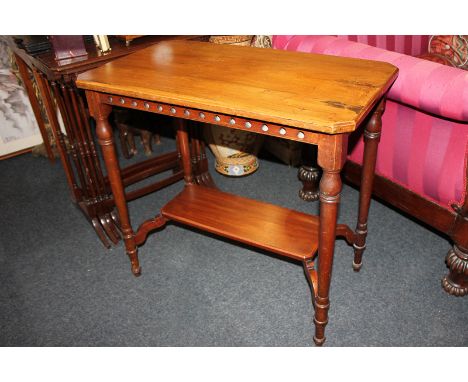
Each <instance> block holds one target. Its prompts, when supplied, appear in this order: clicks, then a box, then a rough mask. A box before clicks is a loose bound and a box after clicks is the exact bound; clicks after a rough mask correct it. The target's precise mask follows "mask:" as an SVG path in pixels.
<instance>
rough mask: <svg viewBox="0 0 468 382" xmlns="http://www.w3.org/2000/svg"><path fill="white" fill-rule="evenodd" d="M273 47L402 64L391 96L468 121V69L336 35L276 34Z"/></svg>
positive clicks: (425, 109)
mask: <svg viewBox="0 0 468 382" xmlns="http://www.w3.org/2000/svg"><path fill="white" fill-rule="evenodd" d="M273 48H275V49H283V50H292V51H300V52H309V53H319V54H329V55H334V56H343V57H354V58H362V59H368V60H376V61H385V62H388V63H391V64H393V65H395V66H397V67H398V68H399V70H400V71H399V75H398V78H397V80H396V81H395V83H394V85H393V86H392V88H391V89H390V91H389V93H388V97H389V98H390V99H392V100H394V101H398V102H401V103H404V104H407V105H410V106H413V107H415V108H417V109H420V110H422V111H425V112H427V113H432V114H436V115H439V116H442V117H445V118H451V119H454V120H457V121H462V122H468V72H467V71H464V70H461V69H457V68H452V67H449V66H445V65H440V64H438V63H435V62H431V61H426V60H422V59H420V58H417V57H411V56H407V55H405V54H401V53H395V52H391V51H388V50H385V49H380V48H374V47H372V46H369V45H366V44H361V43H357V42H352V41H348V40H346V39H343V38H339V37H334V36H274V38H273Z"/></svg>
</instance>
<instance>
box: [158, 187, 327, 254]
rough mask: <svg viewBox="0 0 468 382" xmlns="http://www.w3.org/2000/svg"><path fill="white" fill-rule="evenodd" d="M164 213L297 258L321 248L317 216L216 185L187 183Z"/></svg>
mask: <svg viewBox="0 0 468 382" xmlns="http://www.w3.org/2000/svg"><path fill="white" fill-rule="evenodd" d="M161 214H162V215H163V216H164V217H166V218H167V219H169V220H174V221H177V222H180V223H183V224H186V225H189V226H192V227H195V228H198V229H201V230H203V231H208V232H211V233H214V234H217V235H220V236H224V237H227V238H229V239H233V240H237V241H240V242H242V243H246V244H249V245H252V246H255V247H258V248H262V249H266V250H268V251H271V252H274V253H277V254H280V255H283V256H287V257H290V258H293V259H296V260H301V261H302V260H304V259H308V258H311V257H312V256H313V255H314V254H315V252H316V251H317V249H318V228H319V219H318V217H317V216H314V215H308V214H304V213H302V212H298V211H294V210H290V209H287V208H283V207H279V206H275V205H272V204H269V203H265V202H260V201H256V200H252V199H248V198H244V197H241V196H238V195H233V194H229V193H226V192H222V191H219V190H217V189H213V188H208V187H204V186H196V185H188V186H185V188H184V190H183V191H182V192H181V193H180V194H179V195H177V196H176V197H175V198H174V199H172V200H171V201H170V202H169V203H168V204H166V205H165V206H164V207H163V208H162V210H161Z"/></svg>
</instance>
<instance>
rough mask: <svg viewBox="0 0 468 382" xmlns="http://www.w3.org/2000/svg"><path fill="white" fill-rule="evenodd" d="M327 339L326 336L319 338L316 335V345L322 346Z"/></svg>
mask: <svg viewBox="0 0 468 382" xmlns="http://www.w3.org/2000/svg"><path fill="white" fill-rule="evenodd" d="M325 339H326V338H325V337H323V338H317V337H315V336H314V342H315V345H317V346H322V345H323V344H324V342H325Z"/></svg>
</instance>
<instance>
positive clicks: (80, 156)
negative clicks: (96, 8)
mask: <svg viewBox="0 0 468 382" xmlns="http://www.w3.org/2000/svg"><path fill="white" fill-rule="evenodd" d="M208 38H209V36H145V37H141V38H139V39H137V40H135V41H134V42H133V43H132V44H131V45H130V46H127V45H126V44H125V42H124V41H121V40H120V39H117V38H113V37H110V39H109V41H110V44H111V47H112V50H111V51H110V52H109V53H106V54H103V53H101V52H100V51H99V50H98V49H97V48H96V46H95V45H94V44H93V43H87V44H86V50H87V52H88V55H87V56H81V57H76V58H72V59H65V60H60V61H57V60H56V59H55V55H54V53H53V52H52V51H49V52H46V53H41V54H38V55H32V54H28V53H27V52H26V51H25V50H23V49H20V48H19V47H18V46H17V45H16V44H15V42H14V39H13V38H12V37H10V38H9V46H10V48H11V49H12V50H13V52H14V54H15V58H16V61H17V63H18V67H19V71H20V74H21V76H22V78H23V81H24V83H25V87H26V90H27V93H28V96H29V99H30V101H31V104H32V107H33V110H34V113H35V116H36V119H37V120H38V124H39V126H40V127H41V132H42V131H43V130H44V131H45V128H44V121H43V119H42V115H41V111H40V105H39V102H38V99H37V98H36V94H35V92H34V91H33V85H32V82H31V79H30V78H31V76H30V72H32V75H33V77H34V79H35V81H36V83H37V86H38V88H39V92H40V94H41V98H42V100H43V104H44V108H45V112H46V116H47V119H48V121H49V124H50V126H51V130H52V133H53V136H54V139H55V142H56V145H57V150H58V152H59V155H60V160H61V162H62V165H63V167H64V169H65V175H66V180H67V183H68V186H69V188H70V191H71V195H72V199H73V202H75V203H76V204H77V205H78V206H79V207H80V209H81V210H82V211H83V213H84V215H85V217H86V218H87V219H88V221H89V222H90V223H91V225H92V226H93V228H94V230H95V231H96V234H97V235H98V237H99V238H100V240H101V241H102V243H103V244H104V245H105V246H106V247H108V248H109V247H110V242H113V243H117V242H118V241H119V240H120V236H121V233H120V223H119V221H118V218H117V215H116V214H115V211H114V207H115V201H114V198H113V196H112V193H111V189H110V185H109V180H108V178H107V176H104V174H103V171H102V168H101V165H100V160H99V157H98V154H97V151H96V147H95V143H94V133H93V131H92V128H91V126H90V123H89V116H88V110H87V106H86V100H85V99H84V97H83V95H82V91H79V90H78V89H77V88H76V86H75V80H76V76H77V75H78V74H79V73H81V72H84V71H86V70H89V69H91V68H96V67H99V66H101V65H103V64H105V63H107V62H110V61H112V60H115V59H117V58H119V57H123V56H126V55H128V54H131V53H134V52H137V51H139V50H141V49H144V48H146V47H149V46H151V45H154V44H156V43H159V42H161V41H166V40H179V39H181V40H186V39H194V40H201V41H203V40H208ZM57 109H58V110H57ZM57 111H59V112H60V114H61V116H62V120H63V123H64V127H65V131H66V137H65V136H64V134H63V133H62V131H61V129H60V126H59V121H58V118H57ZM43 138H44V143H45V146H46V150H47V152H48V154H49V158H53V155H52V150H51V145H50V143H49V141H48V139H47V135H46V134H45V133H44V134H43ZM66 141H67V142H68V144H66ZM192 145H193V155H194V169H195V171H196V173H197V174H198V177H197V179H198V180H199V181H200V182H201V183H206V184H208V185H212V180H211V178H210V177H209V174H208V172H207V169H208V164H207V163H206V156H205V152H204V144H203V141H202V140H201V139H198V138H197V137H194V139H193V142H192ZM171 169H172V170H173V174H172V175H171V176H170V177H168V178H166V179H163V180H161V181H159V182H155V183H153V184H150V185H147V186H145V187H143V188H140V189H137V190H133V191H131V192H128V193H126V194H125V197H126V199H127V200H133V199H136V198H139V197H140V196H143V195H146V194H148V193H150V192H153V191H156V190H158V189H160V188H162V187H165V186H167V185H169V184H172V183H174V182H177V181H179V180H181V179H182V170H181V166H180V160H179V158H178V153H177V152H176V151H173V152H170V153H167V154H164V155H160V156H156V157H153V158H151V159H148V160H146V161H143V162H140V163H137V164H134V165H131V166H127V167H125V168H123V169H122V178H123V183H124V185H125V186H128V185H131V184H133V183H136V182H138V181H141V180H143V179H145V178H147V177H150V176H152V175H155V174H158V173H160V172H163V171H167V170H171Z"/></svg>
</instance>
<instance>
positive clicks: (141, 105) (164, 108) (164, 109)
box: [104, 95, 314, 142]
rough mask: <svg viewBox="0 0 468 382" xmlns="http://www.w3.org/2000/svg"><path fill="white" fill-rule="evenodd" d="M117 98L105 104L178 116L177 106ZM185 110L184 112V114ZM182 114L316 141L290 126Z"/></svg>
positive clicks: (189, 112)
mask: <svg viewBox="0 0 468 382" xmlns="http://www.w3.org/2000/svg"><path fill="white" fill-rule="evenodd" d="M114 97H115V96H110V95H106V96H105V98H104V99H105V102H107V103H116V101H117V100H118V103H120V104H121V105H125V104H127V105H129V106H131V107H134V108H137V109H146V110H150V109H152V108H154V110H156V111H157V112H159V113H166V114H172V115H177V113H178V111H177V109H178V107H177V106H176V105H167V104H155V103H153V102H150V101H144V100H141V99H129V98H126V97H118V98H117V97H116V98H114ZM182 110H183V112H182ZM180 111H181V113H183V116H185V117H187V118H189V119H197V118H199V119H202V120H207V119H212V120H213V121H215V122H216V123H219V124H222V125H230V126H233V127H234V126H236V127H237V128H239V127H240V128H245V129H249V130H252V131H254V132H260V133H261V132H263V133H266V134H268V135H273V136H278V137H285V136H288V137H289V139H297V140H305V141H311V142H313V141H314V136H313V135H312V136H309V135H308V136H307V137H306V134H305V133H304V132H303V131H300V130H298V129H296V128H294V127H289V128H288V126H284V127H283V126H281V125H276V124H273V125H268V124H266V123H262V122H261V121H252V120H246V119H244V118H242V117H240V118H235V117H234V116H229V115H224V114H214V113H212V112H204V111H200V110H196V109H195V110H192V109H181V110H180Z"/></svg>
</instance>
